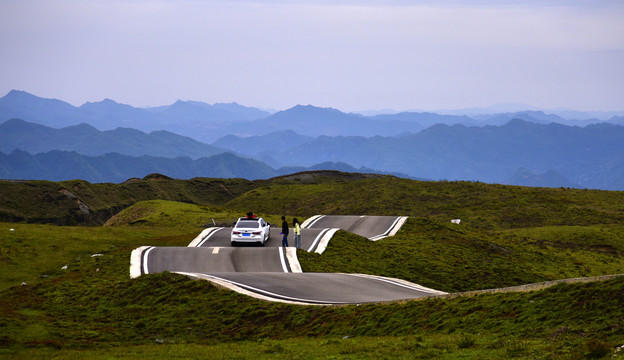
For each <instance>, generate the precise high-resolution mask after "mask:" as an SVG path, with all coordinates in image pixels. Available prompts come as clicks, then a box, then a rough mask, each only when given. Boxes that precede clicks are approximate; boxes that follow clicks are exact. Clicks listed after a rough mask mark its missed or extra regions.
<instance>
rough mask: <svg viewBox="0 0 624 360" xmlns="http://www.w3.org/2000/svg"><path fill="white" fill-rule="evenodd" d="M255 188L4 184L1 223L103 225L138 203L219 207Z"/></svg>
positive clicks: (155, 182)
mask: <svg viewBox="0 0 624 360" xmlns="http://www.w3.org/2000/svg"><path fill="white" fill-rule="evenodd" d="M260 183H261V182H260ZM256 186H257V185H256V184H255V183H253V182H251V181H248V180H243V179H205V178H197V179H192V180H173V179H159V178H148V179H146V180H137V181H132V182H129V183H124V184H110V183H105V184H91V183H88V182H86V181H82V180H72V181H62V182H49V181H27V182H9V181H0V221H27V222H35V223H54V224H60V225H78V224H90V225H101V224H103V223H104V222H105V221H106V220H107V219H108V218H110V217H111V216H113V215H114V214H115V213H117V212H119V211H120V210H121V209H123V208H125V207H128V206H130V205H132V204H134V203H136V202H138V201H143V200H155V199H160V200H173V201H181V202H186V203H194V204H201V205H218V204H221V203H224V202H226V201H228V200H231V199H232V198H234V197H236V196H238V195H241V194H243V193H245V192H246V191H248V190H250V189H253V188H254V187H256ZM79 200H80V201H82V202H83V203H84V204H86V205H87V206H88V208H89V213H88V214H87V213H85V212H84V211H81V209H80V207H79Z"/></svg>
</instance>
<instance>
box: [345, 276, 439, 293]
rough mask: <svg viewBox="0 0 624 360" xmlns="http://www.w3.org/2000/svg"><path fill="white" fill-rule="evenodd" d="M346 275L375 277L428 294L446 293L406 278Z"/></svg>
mask: <svg viewBox="0 0 624 360" xmlns="http://www.w3.org/2000/svg"><path fill="white" fill-rule="evenodd" d="M346 275H350V276H358V277H363V278H369V279H376V280H379V281H383V282H387V283H389V284H392V285H396V286H400V287H404V288H407V289H410V290H416V291H422V292H426V293H430V294H434V295H446V294H448V293H446V292H444V291H439V290H434V289H431V288H428V287H424V286H421V285H418V284H414V283H411V282H409V281H407V280H402V279H395V278H387V277H383V276H375V275H367V274H346Z"/></svg>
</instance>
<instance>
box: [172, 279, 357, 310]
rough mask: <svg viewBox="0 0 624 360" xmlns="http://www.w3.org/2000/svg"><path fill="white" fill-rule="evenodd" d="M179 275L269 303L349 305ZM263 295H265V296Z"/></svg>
mask: <svg viewBox="0 0 624 360" xmlns="http://www.w3.org/2000/svg"><path fill="white" fill-rule="evenodd" d="M177 273H178V274H181V275H186V276H193V277H197V278H200V279H201V278H203V279H206V280H210V281H212V282H214V283H216V284H218V285H221V286H223V287H226V288H228V289H231V290H234V291H236V292H239V293H242V294H246V295H249V296H252V297H255V298H258V299H264V300H269V301H277V302H285V303H290V304H299V305H342V304H349V303H348V302H343V301H319V300H306V299H300V298H295V297H290V296H286V295H280V294H276V293H272V292H270V291H266V290H262V289H258V288H255V287H253V286H249V285H245V284H241V283H238V282H236V281H232V280H228V279H223V278H220V277H217V276H214V275H208V274H197V273H184V272H177ZM261 294H265V295H264V296H263V295H261Z"/></svg>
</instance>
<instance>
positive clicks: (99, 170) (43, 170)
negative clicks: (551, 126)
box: [0, 150, 407, 183]
mask: <svg viewBox="0 0 624 360" xmlns="http://www.w3.org/2000/svg"><path fill="white" fill-rule="evenodd" d="M307 170H340V171H345V172H360V173H375V174H383V173H384V172H382V171H378V170H374V169H366V168H359V169H356V168H354V167H352V166H350V165H348V164H344V163H324V164H318V165H315V166H312V167H293V168H280V169H274V168H272V167H270V166H268V165H266V164H264V163H263V162H260V161H257V160H254V159H250V158H243V157H240V156H236V155H234V154H232V153H222V154H218V155H213V156H210V157H205V158H200V159H196V160H193V159H191V158H189V157H177V158H165V157H155V156H139V157H135V156H126V155H121V154H117V153H109V154H105V155H100V156H87V155H81V154H78V153H77V152H75V151H60V150H54V151H50V152H47V153H39V154H36V155H32V154H29V153H27V152H25V151H22V150H15V151H13V152H11V153H9V154H5V153H3V152H0V179H18V180H19V179H38V180H50V181H62V180H72V179H81V180H86V181H89V182H95V183H102V182H115V183H120V182H123V181H125V180H127V179H130V178H136V177H139V178H141V177H145V176H146V175H148V174H152V173H160V174H165V175H166V176H169V177H173V178H177V179H191V178H195V177H211V178H244V179H249V180H255V179H268V178H271V177H275V176H279V175H287V174H291V173H294V172H299V171H307ZM393 175H396V176H403V177H407V176H406V175H404V174H400V173H395V174H393Z"/></svg>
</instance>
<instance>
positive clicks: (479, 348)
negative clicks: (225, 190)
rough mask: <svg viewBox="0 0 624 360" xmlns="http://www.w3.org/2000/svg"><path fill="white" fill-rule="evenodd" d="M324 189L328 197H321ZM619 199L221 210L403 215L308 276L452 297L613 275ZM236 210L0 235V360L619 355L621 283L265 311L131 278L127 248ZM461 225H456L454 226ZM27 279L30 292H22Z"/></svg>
mask: <svg viewBox="0 0 624 360" xmlns="http://www.w3.org/2000/svg"><path fill="white" fill-rule="evenodd" d="M282 182H285V181H282ZM351 187H352V188H353V189H351ZM436 187H437V188H438V190H437V191H436ZM319 192H320V193H322V194H323V196H322V199H320V200H315V199H316V198H317V197H318V194H319ZM512 195H513V196H512ZM392 199H395V200H396V201H394V202H393V201H391V200H392ZM416 199H419V200H418V201H416ZM505 199H506V200H505ZM511 199H513V200H511ZM483 201H485V202H486V204H487V205H485V206H484V205H482V204H481V203H480V202H483ZM510 201H511V202H514V203H513V204H512V205H509V204H508V203H507V202H510ZM371 203H372V204H371ZM622 204H624V202H623V201H622V193H618V192H597V191H596V192H595V191H582V190H563V189H530V188H515V187H505V186H497V185H484V184H478V183H461V182H460V183H421V182H410V181H404V180H398V179H396V180H392V179H388V178H383V179H381V180H379V179H378V180H376V181H375V180H370V179H365V180H355V181H350V182H336V181H327V182H326V183H325V184H324V185H322V186H319V185H300V184H295V183H293V182H290V183H287V184H286V185H282V186H277V185H272V186H270V187H265V188H263V187H260V188H256V190H255V192H253V191H252V192H251V193H248V194H246V195H244V196H243V197H241V198H239V199H237V200H234V201H232V202H231V203H230V204H229V205H228V206H231V207H233V208H237V209H254V210H255V211H257V212H259V213H263V214H267V213H268V214H270V213H277V214H281V213H282V212H284V213H285V214H287V215H290V216H300V215H306V216H307V215H311V214H314V213H340V212H344V213H349V212H352V213H366V212H369V213H371V214H396V213H400V214H407V215H410V216H412V217H414V218H411V219H410V220H409V221H408V222H407V224H406V225H405V227H404V229H403V230H402V231H401V232H400V233H399V234H398V235H397V236H396V237H395V238H388V239H384V240H382V241H380V242H377V243H372V242H368V241H367V240H365V239H362V238H360V237H357V236H354V235H351V234H348V233H344V232H339V233H338V234H337V237H336V238H335V239H333V240H332V241H331V242H330V246H329V247H328V249H327V251H326V252H325V253H324V254H323V255H322V256H318V255H314V254H306V253H302V252H300V253H299V256H300V260H301V262H302V265H303V266H304V269H305V270H306V271H335V270H337V271H345V272H351V271H353V272H365V273H366V272H368V273H375V274H381V275H387V276H394V277H400V278H405V279H408V280H411V281H414V282H418V283H421V284H423V285H427V286H431V287H434V288H438V289H442V290H447V291H453V290H468V289H480V288H487V287H494V286H506V285H513V284H517V283H526V282H532V281H540V280H545V279H552V278H564V277H573V276H583V275H595V274H604V273H613V272H622V271H621V269H622V258H621V254H622V249H623V245H622V242H623V239H622V234H623V233H624V231H623V230H624V229H623V228H622V226H621V225H619V224H621V223H622V221H621V220H622V213H623V205H622ZM221 205H222V204H221ZM317 206H318V208H319V211H314V210H315V207H317ZM357 209H360V210H359V211H358V210H357ZM399 209H401V211H399ZM238 212H239V211H231V212H230V211H228V210H227V209H224V208H220V207H217V208H215V207H207V206H204V207H201V206H196V205H189V204H179V203H168V202H161V201H157V202H147V203H141V204H138V205H137V206H136V207H133V208H129V209H127V211H125V212H123V213H121V214H120V215H119V216H118V217H117V218H116V220H118V221H119V222H118V223H120V224H130V223H133V224H134V225H117V226H107V227H55V226H49V225H33V224H0V225H1V226H0V234H3V235H2V243H1V244H2V245H1V246H2V252H1V253H0V258H1V259H2V260H1V262H0V266H1V267H2V269H0V270H1V273H2V274H3V276H2V279H1V280H2V283H1V284H2V287H1V290H0V291H1V296H0V307H1V308H2V310H1V311H2V313H3V314H4V315H3V317H2V318H0V355H2V356H6V357H8V358H11V357H15V358H26V357H42V356H58V355H60V354H63V355H62V356H64V357H66V358H82V357H84V356H89V357H91V356H102V357H104V356H106V355H107V354H108V355H110V356H119V354H122V355H123V354H129V353H131V354H135V356H136V357H138V358H140V357H145V358H154V357H168V356H167V354H169V355H172V354H181V355H182V356H184V354H186V356H188V357H198V358H200V357H203V356H205V354H206V351H210V352H212V351H220V352H222V353H223V354H224V358H227V357H228V356H229V355H231V357H232V358H234V357H237V356H240V357H261V358H264V357H271V356H274V355H276V356H278V357H281V358H293V357H303V358H305V357H329V356H338V357H344V358H350V357H351V358H365V357H370V358H379V357H380V356H397V357H405V358H414V357H416V358H418V357H420V358H431V357H447V358H455V357H464V358H509V357H538V358H543V357H547V356H553V357H563V358H577V357H599V356H602V355H608V354H609V353H611V352H612V351H613V349H614V347H615V346H619V345H622V344H624V336H622V335H621V334H622V332H621V329H622V326H623V324H622V321H623V319H624V313H623V311H624V310H623V308H624V307H623V306H622V304H623V303H624V299H623V296H624V281H623V280H622V279H616V280H612V281H608V282H603V283H590V284H574V285H560V286H556V287H553V288H549V289H546V290H542V291H538V292H533V293H524V294H520V293H518V294H493V295H491V294H490V295H479V296H475V297H469V298H457V299H433V300H426V301H414V302H407V303H403V304H396V303H395V304H384V305H366V306H359V307H356V306H347V307H332V308H319V307H300V306H290V305H283V304H273V303H266V302H261V301H257V300H255V299H251V298H247V297H244V296H240V295H238V294H233V293H231V292H228V291H225V290H220V289H217V288H215V287H213V286H211V285H210V284H208V283H204V282H199V281H192V280H188V279H185V278H183V277H179V276H176V275H172V274H158V275H150V276H145V277H141V278H139V279H136V280H130V279H129V278H128V259H129V254H130V251H131V250H132V249H133V248H135V247H137V246H140V245H174V246H184V245H186V244H188V242H189V241H190V240H191V239H192V238H193V237H194V236H195V235H196V234H197V233H198V232H199V231H200V230H201V225H202V224H205V223H206V222H207V221H208V220H209V219H211V218H213V217H214V218H215V219H222V221H223V222H227V221H229V220H228V218H229V217H230V216H232V215H234V216H237V213H238ZM454 217H460V218H462V224H461V225H459V226H457V225H454V224H451V223H450V222H449V221H448V220H449V219H450V218H454ZM509 219H511V220H509ZM165 224H166V225H167V226H163V225H165ZM9 227H13V228H15V229H16V231H15V232H8V228H9ZM373 248H374V249H373ZM93 253H101V254H103V256H97V257H91V254H93ZM382 259H383V260H382ZM484 259H489V260H487V261H488V262H486V261H485V260H484ZM64 264H68V265H69V266H68V270H66V271H65V270H61V269H60V267H61V266H62V265H64ZM5 270H6V271H5ZM617 270H620V271H617ZM43 275H47V277H45V278H43V277H42V276H43ZM11 276H12V277H11ZM22 279H28V281H26V282H27V283H28V285H26V286H19V285H16V284H19V283H20V282H21V281H23V280H22ZM344 336H349V338H348V339H342V337H344ZM388 336H390V337H388ZM233 339H234V340H240V341H242V342H241V343H237V344H236V345H234V344H231V343H229V341H230V340H233ZM269 339H272V340H269ZM373 344H374V345H373ZM107 345H114V347H107ZM94 346H97V350H93V349H94ZM118 346H121V347H118ZM102 347H104V349H102ZM57 348H62V349H64V351H63V352H62V353H59V352H58V351H57V350H55V349H57ZM68 349H76V350H74V351H67V350H68ZM81 349H82V350H81ZM85 349H86V352H84V351H85ZM89 349H91V350H89ZM100 351H103V353H101V354H100V355H97V354H96V353H99V352H100ZM258 351H260V354H259V355H257V352H258ZM102 354H103V355H102ZM202 355H203V356H202Z"/></svg>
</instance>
